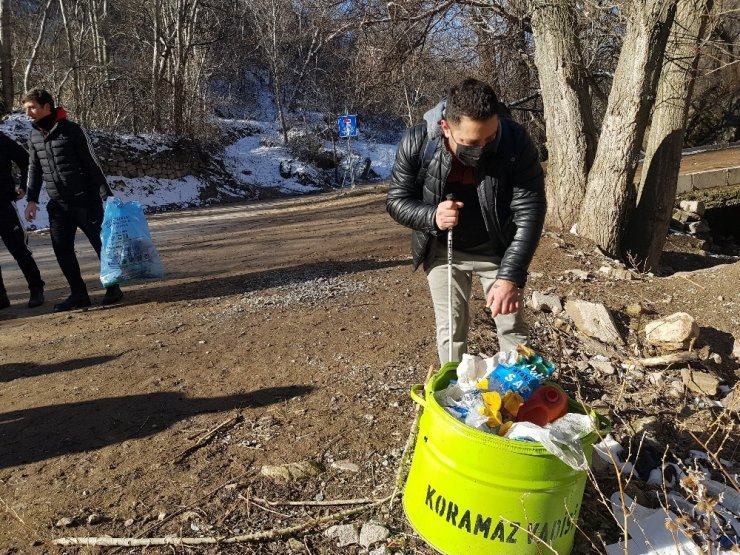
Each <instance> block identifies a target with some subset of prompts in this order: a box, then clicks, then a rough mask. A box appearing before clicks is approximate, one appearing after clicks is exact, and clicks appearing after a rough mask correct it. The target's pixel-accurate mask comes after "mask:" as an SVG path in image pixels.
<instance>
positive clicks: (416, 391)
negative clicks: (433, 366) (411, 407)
mask: <svg viewBox="0 0 740 555" xmlns="http://www.w3.org/2000/svg"><path fill="white" fill-rule="evenodd" d="M423 390H424V384H420V383H417V384H415V385H412V386H411V390H410V391H409V395H411V398H412V399H413V400H414V402H415V403H417V404H419V405H421V406H422V407H426V406H427V402H426V400H425V399H424V397H423V396H422V395H423V394H421V395H420V392H421V391H423Z"/></svg>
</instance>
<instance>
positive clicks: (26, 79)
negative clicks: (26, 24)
mask: <svg viewBox="0 0 740 555" xmlns="http://www.w3.org/2000/svg"><path fill="white" fill-rule="evenodd" d="M53 2H54V0H47V2H46V6H45V7H44V11H43V13H42V14H41V24H40V25H39V34H38V36H37V37H36V42H35V43H34V44H33V50H31V55H30V56H29V58H28V64H27V65H26V70H25V71H24V72H23V90H24V91H26V92H27V91H28V90H29V89H30V88H31V86H30V84H29V80H30V79H31V72H32V71H33V65H34V63H36V58H38V55H39V50H40V49H41V41H43V40H44V33H45V32H46V22H47V20H48V19H49V9H50V8H51V4H52V3H53Z"/></svg>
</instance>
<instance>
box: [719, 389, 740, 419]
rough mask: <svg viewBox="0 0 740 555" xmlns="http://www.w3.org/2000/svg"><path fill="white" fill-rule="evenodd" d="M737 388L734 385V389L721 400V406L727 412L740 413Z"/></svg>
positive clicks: (739, 396)
mask: <svg viewBox="0 0 740 555" xmlns="http://www.w3.org/2000/svg"><path fill="white" fill-rule="evenodd" d="M738 387H739V386H737V385H735V387H734V389H733V390H732V391H730V392H729V393H728V394H727V395H726V396H725V397H724V398H723V399H722V406H723V407H725V408H726V409H727V410H731V411H735V412H740V393H739V391H740V389H738Z"/></svg>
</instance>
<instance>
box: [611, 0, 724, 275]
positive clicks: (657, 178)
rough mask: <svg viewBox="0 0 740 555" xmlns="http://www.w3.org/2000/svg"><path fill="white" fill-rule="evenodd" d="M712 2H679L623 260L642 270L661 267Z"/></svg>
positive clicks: (684, 0) (686, 0) (683, 0)
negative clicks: (700, 50)
mask: <svg viewBox="0 0 740 555" xmlns="http://www.w3.org/2000/svg"><path fill="white" fill-rule="evenodd" d="M712 5H713V0H679V1H678V8H677V11H676V20H675V21H674V23H673V27H672V28H671V34H670V37H669V38H668V46H667V48H666V55H665V63H664V67H663V71H662V73H661V76H660V82H659V84H658V92H657V98H656V102H655V108H654V110H653V119H652V122H651V124H650V132H649V135H648V146H647V151H646V153H645V160H644V161H643V164H642V175H641V180H640V187H639V189H638V191H637V207H636V209H635V212H634V214H633V215H632V217H631V218H630V224H629V228H628V232H627V234H626V238H625V256H626V258H627V259H628V260H630V261H632V262H633V263H634V264H635V265H636V266H637V267H638V268H639V269H640V270H643V271H649V270H655V269H657V268H658V265H659V263H660V255H661V253H662V251H663V245H664V244H665V238H666V234H667V233H668V226H669V224H670V221H671V214H672V212H673V204H674V202H675V200H676V185H677V181H678V170H679V166H680V164H681V149H682V148H683V141H684V134H685V130H686V119H687V116H688V111H689V104H690V102H691V96H692V93H693V88H694V80H695V77H696V67H697V63H698V61H699V42H700V40H701V39H702V38H703V37H704V34H705V32H706V28H707V20H708V17H709V12H710V11H711V10H712Z"/></svg>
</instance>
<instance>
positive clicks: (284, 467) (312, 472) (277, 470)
mask: <svg viewBox="0 0 740 555" xmlns="http://www.w3.org/2000/svg"><path fill="white" fill-rule="evenodd" d="M323 471H324V469H323V468H322V467H321V465H320V464H318V463H316V462H314V461H301V462H297V463H288V464H280V465H274V466H273V465H265V466H263V467H262V469H261V470H260V474H262V476H265V477H267V478H271V479H273V480H275V481H276V482H282V483H286V482H290V481H295V480H305V479H306V478H311V477H313V476H318V475H319V474H321V473H322V472H323Z"/></svg>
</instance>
